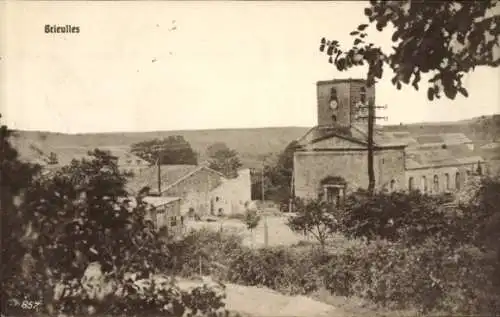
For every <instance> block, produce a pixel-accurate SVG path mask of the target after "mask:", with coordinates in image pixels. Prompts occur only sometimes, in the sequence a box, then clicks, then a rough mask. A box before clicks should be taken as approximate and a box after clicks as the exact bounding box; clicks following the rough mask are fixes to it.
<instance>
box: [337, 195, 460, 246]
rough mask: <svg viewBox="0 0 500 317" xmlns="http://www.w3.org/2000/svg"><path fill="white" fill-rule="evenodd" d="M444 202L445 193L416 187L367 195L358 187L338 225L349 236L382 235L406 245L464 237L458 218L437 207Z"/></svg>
mask: <svg viewBox="0 0 500 317" xmlns="http://www.w3.org/2000/svg"><path fill="white" fill-rule="evenodd" d="M446 202H449V198H448V197H447V196H444V195H437V196H429V195H427V194H422V193H420V192H419V191H412V192H410V193H406V192H391V193H387V192H378V193H375V194H373V195H370V194H369V193H368V192H367V191H365V190H358V191H357V192H354V193H353V194H351V195H349V196H348V197H347V199H346V201H345V205H344V209H345V210H344V212H343V213H342V214H341V215H342V218H341V225H340V226H339V228H340V231H341V232H342V233H343V234H344V235H346V236H348V237H352V238H360V237H363V238H365V239H367V240H368V241H373V240H376V239H386V240H388V241H392V242H401V243H405V244H408V245H414V244H419V243H423V242H424V241H425V240H426V239H427V238H428V237H435V236H439V237H440V238H442V239H444V240H448V241H450V242H452V241H453V239H455V238H457V237H462V238H464V237H467V235H466V234H465V233H466V232H464V231H463V230H462V221H461V219H460V218H459V217H458V216H455V215H454V214H450V213H449V212H446V211H445V210H444V209H443V208H441V207H442V205H443V204H444V203H446Z"/></svg>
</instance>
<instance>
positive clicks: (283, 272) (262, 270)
mask: <svg viewBox="0 0 500 317" xmlns="http://www.w3.org/2000/svg"><path fill="white" fill-rule="evenodd" d="M312 259H317V257H311V256H310V254H309V253H307V254H299V253H295V252H293V251H291V250H289V249H288V248H285V247H271V248H262V249H257V250H252V249H245V250H243V252H241V253H239V254H237V255H236V256H235V257H233V258H232V259H231V264H230V269H229V275H228V280H229V281H231V282H232V283H238V284H244V285H249V286H265V287H269V288H271V289H274V290H278V291H280V292H283V293H287V294H307V293H309V292H312V291H315V290H316V289H317V286H318V283H319V281H318V280H317V277H318V275H315V273H316V268H317V267H318V265H313V261H312Z"/></svg>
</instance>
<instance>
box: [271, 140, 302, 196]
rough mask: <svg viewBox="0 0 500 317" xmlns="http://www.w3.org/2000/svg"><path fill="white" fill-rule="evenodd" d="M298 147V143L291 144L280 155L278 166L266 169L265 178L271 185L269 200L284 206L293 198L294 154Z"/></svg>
mask: <svg viewBox="0 0 500 317" xmlns="http://www.w3.org/2000/svg"><path fill="white" fill-rule="evenodd" d="M297 146H298V142H297V141H292V142H290V143H289V144H288V145H287V146H286V148H285V149H284V150H283V152H281V154H280V155H279V157H278V161H277V162H276V165H274V166H266V167H265V169H264V176H265V178H266V180H268V183H269V184H268V186H266V187H267V190H266V197H268V198H269V199H271V200H274V201H276V202H279V203H282V204H284V203H286V204H288V203H289V199H290V198H291V196H292V193H291V184H292V176H293V153H294V152H295V150H296V148H297Z"/></svg>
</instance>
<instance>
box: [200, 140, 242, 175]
mask: <svg viewBox="0 0 500 317" xmlns="http://www.w3.org/2000/svg"><path fill="white" fill-rule="evenodd" d="M207 155H208V157H209V158H210V160H209V167H210V168H211V169H214V170H216V171H219V172H221V173H223V174H224V175H226V176H227V177H229V178H234V177H237V176H238V169H239V168H240V167H241V166H242V164H241V161H240V159H239V158H238V153H237V152H236V151H235V150H232V149H230V148H229V147H228V146H227V145H226V144H225V143H222V142H217V143H214V144H212V145H210V146H209V147H208V148H207Z"/></svg>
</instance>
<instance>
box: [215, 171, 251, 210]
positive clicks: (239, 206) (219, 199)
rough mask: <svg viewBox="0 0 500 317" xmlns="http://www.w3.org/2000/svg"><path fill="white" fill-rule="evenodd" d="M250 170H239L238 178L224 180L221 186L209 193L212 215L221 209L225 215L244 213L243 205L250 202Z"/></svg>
mask: <svg viewBox="0 0 500 317" xmlns="http://www.w3.org/2000/svg"><path fill="white" fill-rule="evenodd" d="M251 186H252V185H251V180H250V170H249V169H241V170H239V171H238V177H236V178H233V179H224V180H223V182H222V184H221V185H220V186H219V187H217V188H216V189H214V190H213V191H212V192H211V193H210V199H211V200H212V202H213V209H214V213H215V214H216V215H217V213H218V210H219V209H220V208H222V212H223V213H224V214H225V215H228V214H236V213H243V212H245V204H246V203H250V201H251Z"/></svg>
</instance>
